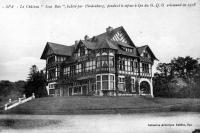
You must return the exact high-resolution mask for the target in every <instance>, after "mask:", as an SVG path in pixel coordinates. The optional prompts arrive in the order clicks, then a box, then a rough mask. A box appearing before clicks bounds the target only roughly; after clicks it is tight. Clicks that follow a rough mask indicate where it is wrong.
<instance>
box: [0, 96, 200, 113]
mask: <svg viewBox="0 0 200 133" xmlns="http://www.w3.org/2000/svg"><path fill="white" fill-rule="evenodd" d="M157 111H198V112H199V111H200V99H189V98H184V99H178V98H147V97H141V96H132V97H128V96H127V97H83V96H73V97H45V98H36V99H34V100H32V101H30V102H27V103H25V104H22V105H20V106H18V107H16V108H13V109H11V110H9V111H6V112H5V111H2V112H1V113H8V114H105V113H106V114H107V113H111V114H113V113H134V112H157Z"/></svg>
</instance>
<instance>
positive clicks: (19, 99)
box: [4, 93, 35, 111]
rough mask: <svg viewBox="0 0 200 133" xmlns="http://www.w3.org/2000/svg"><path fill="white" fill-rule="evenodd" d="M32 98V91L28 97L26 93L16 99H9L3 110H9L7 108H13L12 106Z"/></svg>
mask: <svg viewBox="0 0 200 133" xmlns="http://www.w3.org/2000/svg"><path fill="white" fill-rule="evenodd" d="M32 99H35V94H34V93H32V96H30V97H28V98H26V95H23V97H22V98H18V100H14V101H12V99H9V102H8V103H6V104H5V105H4V110H5V111H6V110H9V109H12V108H14V107H16V106H18V105H20V104H23V103H26V102H28V101H30V100H32Z"/></svg>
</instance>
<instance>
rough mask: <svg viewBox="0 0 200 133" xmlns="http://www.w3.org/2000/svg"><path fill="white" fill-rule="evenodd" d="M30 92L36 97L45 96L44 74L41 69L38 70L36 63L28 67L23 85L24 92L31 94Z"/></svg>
mask: <svg viewBox="0 0 200 133" xmlns="http://www.w3.org/2000/svg"><path fill="white" fill-rule="evenodd" d="M32 93H34V94H35V96H36V97H44V96H47V91H46V78H45V74H44V73H43V71H39V70H38V68H37V66H36V65H33V66H32V67H31V68H30V73H29V77H28V79H27V83H26V86H25V94H26V95H27V96H31V95H32Z"/></svg>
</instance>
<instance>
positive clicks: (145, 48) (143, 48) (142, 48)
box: [137, 45, 158, 60]
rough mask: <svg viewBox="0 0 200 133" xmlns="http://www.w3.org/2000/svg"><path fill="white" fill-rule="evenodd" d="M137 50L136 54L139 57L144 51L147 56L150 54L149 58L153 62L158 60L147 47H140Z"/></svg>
mask: <svg viewBox="0 0 200 133" xmlns="http://www.w3.org/2000/svg"><path fill="white" fill-rule="evenodd" d="M137 50H138V53H139V55H140V56H141V55H142V53H143V52H144V51H145V50H146V51H147V52H148V54H150V56H151V57H152V58H153V59H155V60H158V59H157V58H156V56H155V55H154V54H153V52H152V50H151V49H150V47H149V46H148V45H144V46H141V47H137Z"/></svg>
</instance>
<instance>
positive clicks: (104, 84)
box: [102, 75, 108, 90]
mask: <svg viewBox="0 0 200 133" xmlns="http://www.w3.org/2000/svg"><path fill="white" fill-rule="evenodd" d="M102 90H108V75H102Z"/></svg>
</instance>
